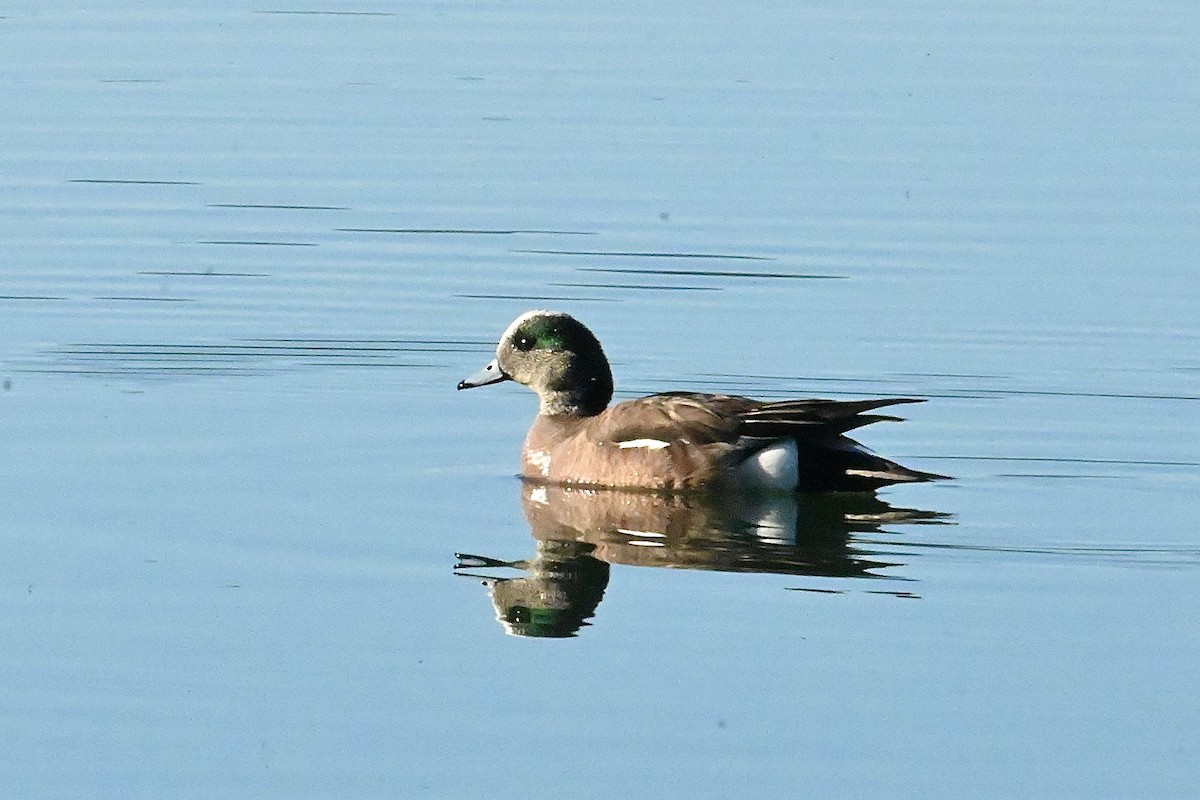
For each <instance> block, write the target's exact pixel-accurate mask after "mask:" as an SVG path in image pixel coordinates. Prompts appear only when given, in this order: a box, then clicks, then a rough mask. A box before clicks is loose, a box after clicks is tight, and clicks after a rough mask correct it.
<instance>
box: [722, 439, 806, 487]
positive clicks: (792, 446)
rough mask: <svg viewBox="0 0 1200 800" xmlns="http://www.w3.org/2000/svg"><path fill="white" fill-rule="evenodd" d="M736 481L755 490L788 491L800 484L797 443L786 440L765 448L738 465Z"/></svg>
mask: <svg viewBox="0 0 1200 800" xmlns="http://www.w3.org/2000/svg"><path fill="white" fill-rule="evenodd" d="M734 475H735V477H734V481H735V482H736V483H737V484H738V485H740V486H744V487H747V488H753V489H787V490H788V491H791V490H792V489H795V488H796V484H797V483H799V482H800V461H799V460H798V457H797V455H796V442H795V441H793V440H791V439H786V440H784V441H782V442H778V443H777V444H773V445H771V446H769V447H764V448H763V449H762V450H759V451H758V452H757V453H755V454H754V455H752V456H750V457H749V458H747V459H746V460H745V461H743V462H742V463H741V464H739V465H738V467H737V470H736V472H735V473H734Z"/></svg>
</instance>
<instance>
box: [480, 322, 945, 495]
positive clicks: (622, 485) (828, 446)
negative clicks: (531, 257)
mask: <svg viewBox="0 0 1200 800" xmlns="http://www.w3.org/2000/svg"><path fill="white" fill-rule="evenodd" d="M504 381H515V382H516V383H519V384H521V385H523V386H526V387H528V388H529V389H531V390H533V391H534V392H535V393H536V394H537V396H538V400H539V407H538V414H537V417H536V418H535V419H534V421H533V425H532V426H531V427H530V429H529V432H528V434H527V435H526V437H525V443H524V447H523V448H522V453H521V477H522V478H524V479H526V480H529V481H533V482H536V483H544V484H556V485H564V486H575V487H581V488H595V489H630V490H649V491H657V492H690V491H711V490H721V491H730V490H732V491H738V492H741V491H766V492H775V491H787V492H871V491H875V490H877V489H879V488H881V487H884V486H890V485H892V484H899V483H919V482H924V481H933V480H943V479H946V478H947V477H948V476H945V475H938V474H936V473H932V472H922V471H920V470H915V469H910V468H908V467H904V466H902V465H900V464H898V463H896V462H895V461H892V460H890V459H887V458H884V457H882V456H879V455H876V454H875V453H873V452H871V451H870V450H868V449H867V448H866V447H864V446H863V445H862V444H860V443H859V442H857V441H855V440H854V439H851V438H850V437H849V436H847V435H846V434H847V433H848V432H849V431H852V430H855V429H857V428H860V427H863V426H864V425H869V424H871V423H874V422H881V421H895V422H898V421H900V418H899V417H895V416H892V415H890V414H879V413H875V412H877V411H878V410H879V409H883V408H887V407H890V406H896V405H902V404H908V403H920V402H924V399H923V398H915V397H887V398H872V399H866V400H829V399H820V398H814V399H793V400H775V401H768V400H758V399H754V398H750V397H743V396H740V395H727V394H706V393H701V392H690V391H667V392H661V393H658V394H652V395H649V396H646V397H640V398H637V399H633V400H626V401H624V402H620V403H617V404H615V405H610V402H611V401H612V398H613V388H614V386H613V376H612V369H611V367H610V366H609V361H608V358H607V356H605V354H604V349H603V348H602V347H601V345H600V340H599V339H598V338H597V337H596V335H595V334H594V333H592V331H591V330H590V329H588V327H587V326H586V325H584V324H583V323H582V322H580V321H579V320H577V319H575V318H574V317H573V316H571V315H570V314H567V313H564V312H561V311H546V310H534V311H528V312H526V313H524V314H522V315H521V316H519V317H517V318H516V319H515V320H513V322H512V324H510V325H509V326H508V328H507V329H506V330H505V331H504V334H503V335H502V336H501V337H500V341H499V343H498V344H497V346H496V357H495V358H494V359H492V360H491V361H490V362H488V364H487V365H486V366H484V367H483V368H482V369H480V370H479V371H478V372H475V373H474V374H472V375H471V376H470V377H468V378H466V379H464V380H462V381H460V382H459V384H458V388H459V389H460V390H461V389H473V388H477V387H480V386H488V385H492V384H497V383H501V382H504Z"/></svg>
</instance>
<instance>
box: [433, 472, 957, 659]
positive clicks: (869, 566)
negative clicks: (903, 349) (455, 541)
mask: <svg viewBox="0 0 1200 800" xmlns="http://www.w3.org/2000/svg"><path fill="white" fill-rule="evenodd" d="M521 503H522V507H523V509H524V512H525V519H526V521H527V522H528V523H529V526H530V529H531V531H532V533H533V538H534V541H535V552H534V555H533V556H531V557H529V558H525V559H519V560H515V561H510V560H504V559H499V558H492V557H489V556H481V555H475V554H469V553H458V554H456V557H457V558H458V563H457V564H456V565H455V571H456V574H459V575H462V576H467V577H473V578H479V579H482V580H483V582H484V584H485V585H486V586H487V587H488V590H489V593H490V595H491V599H492V604H493V606H494V607H495V611H496V617H497V619H498V620H499V621H500V623H501V625H502V626H503V627H504V629H505V631H506V632H508V633H510V634H513V635H517V636H532V637H548V638H562V637H569V636H575V635H577V634H578V632H579V631H580V629H582V628H583V627H584V626H587V625H589V624H590V623H589V621H588V620H590V619H591V618H592V617H593V616H594V615H595V613H596V608H597V606H599V604H600V601H601V600H602V599H603V597H604V592H605V590H606V588H607V587H608V581H609V576H610V567H611V565H613V564H620V565H626V566H637V567H660V568H670V569H695V570H708V571H715V572H738V573H771V574H777V575H795V576H818V577H827V578H859V579H881V578H888V579H891V580H897V579H900V578H897V577H896V576H895V575H890V574H888V575H885V574H881V572H880V571H881V570H884V569H887V568H895V567H899V566H902V565H901V564H900V563H899V562H896V561H894V560H892V559H893V556H892V553H891V552H890V551H891V550H892V549H893V548H890V547H889V546H888V545H886V544H884V543H882V542H879V541H876V542H875V543H874V544H872V545H870V546H867V545H864V543H863V542H864V541H865V537H870V536H876V535H881V534H883V533H885V531H884V530H883V527H882V526H884V525H887V524H898V523H923V524H947V523H949V522H950V520H949V517H948V515H946V514H942V513H938V512H933V511H921V510H917V509H910V508H897V507H895V506H892V505H889V504H888V503H886V502H885V501H883V500H881V499H879V498H878V497H876V496H874V495H871V494H849V493H847V494H827V495H773V496H744V495H730V496H722V495H667V494H654V493H646V492H622V491H614V490H593V489H573V488H567V487H562V486H552V485H542V484H536V483H530V482H522V485H521ZM479 569H487V570H498V569H517V570H522V571H524V572H525V574H524V575H523V576H519V577H508V576H503V575H490V574H487V575H485V574H481V573H478V572H475V570H479ZM800 589H801V590H803V587H800ZM817 591H838V590H825V589H821V590H817ZM889 593H891V592H889ZM899 594H901V595H903V596H906V597H908V596H914V595H911V593H908V592H902V593H899Z"/></svg>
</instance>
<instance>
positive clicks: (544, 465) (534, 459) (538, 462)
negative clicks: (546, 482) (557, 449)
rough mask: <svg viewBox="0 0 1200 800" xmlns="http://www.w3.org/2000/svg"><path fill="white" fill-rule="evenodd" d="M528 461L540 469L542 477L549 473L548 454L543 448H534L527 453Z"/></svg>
mask: <svg viewBox="0 0 1200 800" xmlns="http://www.w3.org/2000/svg"><path fill="white" fill-rule="evenodd" d="M528 458H529V463H530V464H533V465H534V466H535V467H537V468H538V470H540V471H541V473H542V477H543V478H545V477H548V476H549V475H550V454H549V453H547V452H546V451H545V450H534V451H533V452H532V453H530V454H529V456H528Z"/></svg>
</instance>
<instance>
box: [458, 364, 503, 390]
mask: <svg viewBox="0 0 1200 800" xmlns="http://www.w3.org/2000/svg"><path fill="white" fill-rule="evenodd" d="M511 380H512V376H511V375H509V374H508V373H506V372H505V371H504V370H502V369H500V362H499V361H498V360H497V359H495V358H493V359H492V360H491V361H489V362H488V365H487V366H486V367H484V368H483V369H481V370H479V372H476V373H475V374H474V375H472V376H471V377H469V378H466V379H465V380H461V381H459V382H458V388H459V389H474V388H475V387H476V386H487V385H488V384H489V383H500V382H501V381H511Z"/></svg>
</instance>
